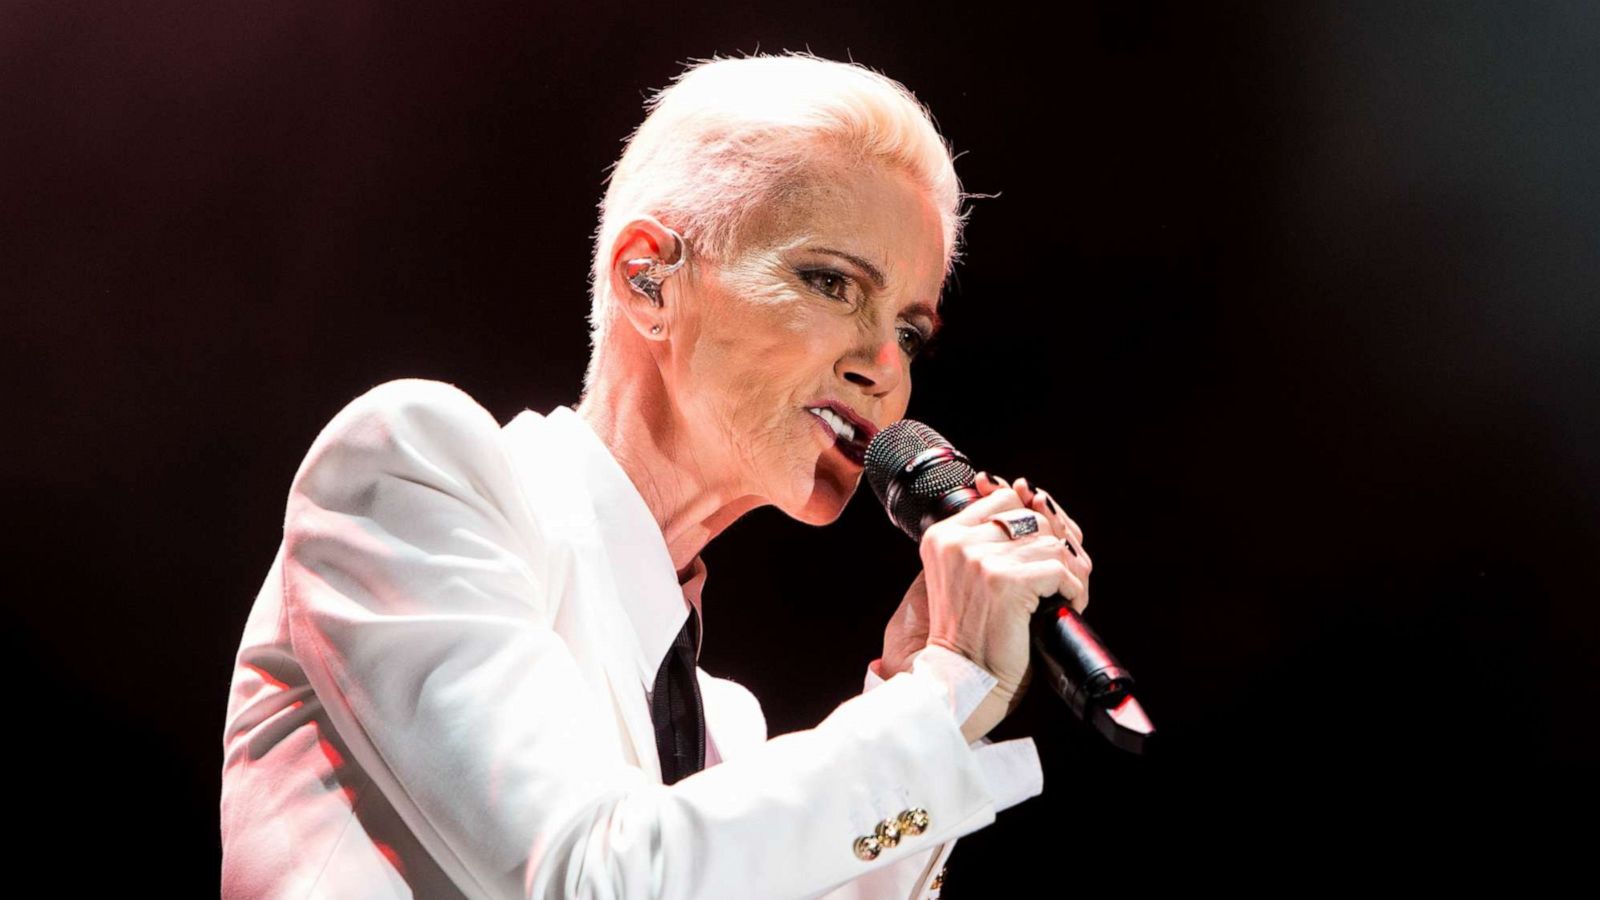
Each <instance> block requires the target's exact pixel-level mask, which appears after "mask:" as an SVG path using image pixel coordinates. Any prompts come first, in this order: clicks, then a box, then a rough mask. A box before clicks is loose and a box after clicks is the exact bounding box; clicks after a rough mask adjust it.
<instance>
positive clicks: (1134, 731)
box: [865, 419, 1155, 753]
mask: <svg viewBox="0 0 1600 900" xmlns="http://www.w3.org/2000/svg"><path fill="white" fill-rule="evenodd" d="M865 466H866V476H867V483H868V484H870V485H871V486H872V493H873V494H874V495H876V496H877V498H878V502H880V503H882V504H883V507H884V509H885V510H886V511H888V513H889V520H890V521H892V522H894V524H895V526H896V527H898V528H899V529H900V530H901V531H903V532H905V533H906V535H907V536H908V537H910V538H911V540H913V541H915V542H916V543H918V544H921V543H922V534H923V532H925V531H927V530H928V527H929V526H930V525H932V524H933V523H934V522H937V521H939V520H941V519H945V518H948V517H949V516H952V515H954V514H955V513H956V512H957V511H959V510H961V509H962V508H963V507H965V506H966V505H967V504H969V503H972V502H973V501H974V500H977V499H978V498H979V497H980V496H981V494H979V492H978V489H977V488H976V487H974V480H975V479H974V476H975V475H976V470H975V469H974V468H973V466H972V463H971V462H970V461H969V460H968V459H967V457H966V456H964V455H962V453H961V452H960V451H958V450H956V449H955V447H953V446H951V444H950V442H949V441H947V440H945V439H944V437H943V436H942V435H940V434H939V432H937V431H934V430H933V429H932V428H929V427H928V426H926V425H924V424H922V423H921V422H918V421H916V420H914V419H901V420H900V421H898V422H895V423H894V424H892V425H890V426H888V427H887V428H884V429H883V430H881V431H879V432H878V433H877V434H876V435H874V436H873V438H872V440H871V442H870V443H868V444H867V453H866V463H865ZM1030 630H1031V632H1032V637H1033V651H1034V661H1035V662H1038V661H1040V660H1043V662H1044V668H1045V670H1046V671H1047V672H1048V673H1049V678H1048V679H1047V680H1048V681H1049V683H1050V687H1051V688H1052V689H1054V690H1055V692H1056V693H1057V694H1058V695H1060V697H1061V699H1062V700H1065V701H1066V703H1067V706H1068V707H1069V708H1070V709H1071V710H1072V712H1073V714H1074V715H1076V716H1077V717H1078V718H1079V719H1080V720H1084V721H1086V722H1087V723H1088V724H1089V725H1090V726H1092V727H1093V728H1094V729H1095V730H1096V731H1098V732H1099V733H1100V734H1101V736H1103V737H1104V738H1105V739H1106V740H1108V741H1110V742H1111V743H1112V745H1113V746H1116V747H1119V748H1121V749H1123V750H1127V751H1129V752H1131V753H1143V752H1144V746H1145V740H1146V739H1147V738H1148V737H1149V736H1150V735H1151V734H1153V733H1155V726H1154V725H1152V724H1151V723H1150V719H1149V718H1148V717H1147V716H1146V715H1145V713H1144V708H1143V707H1141V706H1140V705H1139V701H1138V700H1136V699H1134V696H1133V675H1132V673H1130V672H1129V671H1128V670H1127V669H1124V668H1123V667H1122V665H1121V664H1120V663H1118V662H1117V660H1116V658H1115V657H1113V656H1112V655H1111V652H1110V651H1109V650H1107V649H1106V648H1105V647H1104V646H1103V645H1102V644H1101V643H1100V636H1099V635H1097V634H1095V633H1094V630H1093V629H1091V628H1090V627H1089V625H1088V623H1086V622H1084V621H1083V619H1082V617H1080V616H1079V615H1078V612H1077V610H1074V609H1073V608H1072V604H1071V603H1070V602H1069V601H1068V600H1067V599H1066V598H1065V597H1063V596H1061V594H1059V593H1056V594H1052V595H1051V596H1049V597H1045V598H1041V600H1040V603H1039V608H1038V609H1037V610H1035V611H1034V614H1033V619H1032V622H1031V623H1030Z"/></svg>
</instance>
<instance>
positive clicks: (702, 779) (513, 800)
mask: <svg viewBox="0 0 1600 900" xmlns="http://www.w3.org/2000/svg"><path fill="white" fill-rule="evenodd" d="M499 432H500V427H499V425H498V423H497V422H496V421H495V420H494V418H493V417H492V416H491V415H490V414H489V413H488V412H487V411H485V410H484V409H483V408H482V407H480V406H478V405H477V403H475V402H474V401H473V400H472V399H471V398H470V397H468V396H467V395H466V394H464V393H462V392H461V391H460V390H458V389H456V388H454V387H452V386H450V385H447V384H444V383H441V382H432V381H421V380H415V379H405V380H401V381H393V382H388V383H386V384H383V385H379V386H378V387H376V388H374V389H372V390H371V391H368V392H367V393H366V394H363V395H362V396H361V397H359V398H357V399H356V400H355V401H353V402H352V403H351V404H350V405H349V406H347V407H345V408H344V409H343V410H341V411H340V412H339V414H338V415H336V416H335V417H334V418H333V420H332V421H330V422H329V424H328V425H327V427H326V428H324V429H323V431H322V433H321V434H320V435H319V436H318V437H317V439H316V441H315V442H314V443H313V445H312V448H311V451H310V452H309V453H308V454H307V457H306V460H305V462H304V463H303V464H302V465H301V467H300V470H299V471H298V472H297V473H296V475H295V479H294V483H293V486H292V487H291V490H290V495H289V500H288V506H287V513H286V520H285V535H284V543H285V562H284V567H283V579H284V584H283V590H284V598H285V611H284V614H285V615H286V616H287V617H288V619H289V623H288V624H289V632H290V637H291V641H292V644H293V648H294V651H295V654H296V656H297V658H298V659H299V661H300V663H301V665H302V666H303V667H304V669H305V672H306V675H307V678H308V679H309V681H310V683H311V685H312V687H313V688H314V690H315V692H316V694H317V696H318V698H319V699H320V700H321V702H322V703H323V704H324V705H325V707H326V710H327V713H328V716H329V718H330V720H331V721H332V722H333V724H334V727H335V728H337V729H338V731H339V732H340V734H341V735H342V736H343V737H344V738H345V740H346V741H347V742H348V744H349V746H350V752H351V753H352V755H354V756H355V757H356V758H357V761H358V762H359V763H360V764H361V766H362V767H363V768H364V769H365V770H366V771H367V772H368V773H369V774H370V775H371V777H372V779H373V781H374V783H375V784H376V785H378V786H379V788H380V789H381V790H382V791H383V792H384V793H385V795H386V796H387V797H388V799H389V800H390V801H391V802H392V803H393V805H394V806H395V808H396V809H397V810H398V812H399V814H400V815H401V816H402V817H403V818H404V819H405V821H406V823H407V824H408V826H409V827H410V828H411V830H412V831H413V832H414V833H415V835H416V836H417V838H418V840H420V841H421V842H422V843H423V845H424V846H426V847H427V848H428V850H429V852H430V853H431V854H432V855H433V856H434V857H435V858H436V859H437V861H438V862H439V864H440V866H441V867H442V868H443V869H444V870H445V871H446V872H447V873H449V875H450V877H451V878H452V879H453V880H454V881H455V883H456V884H457V885H458V886H459V888H460V889H461V891H462V892H463V893H464V894H466V895H467V896H469V897H485V898H512V897H529V898H535V897H536V898H553V897H575V898H623V897H627V898H635V897H668V898H687V897H740V898H762V897H771V898H777V897H810V896H818V895H820V894H823V893H825V892H827V891H829V890H831V889H833V888H836V887H838V886H839V885H842V884H844V883H846V882H848V881H850V880H852V879H855V878H858V877H859V876H862V875H864V874H868V873H870V872H873V871H875V870H877V869H880V868H884V867H888V866H892V865H894V864H896V863H898V862H900V861H901V860H903V859H905V858H907V857H909V856H914V855H917V854H923V853H926V851H927V850H928V849H929V848H931V847H934V846H936V845H939V844H942V843H943V842H946V841H950V840H953V839H954V838H956V837H959V836H961V835H964V834H968V833H970V832H972V831H975V830H977V829H979V828H982V827H983V826H985V825H988V824H989V823H991V822H992V821H994V816H995V798H994V795H993V794H992V793H991V791H992V787H991V785H990V783H989V781H988V780H987V778H986V775H985V771H984V767H983V765H982V763H981V761H980V756H979V755H978V753H977V752H975V750H974V749H973V748H972V747H969V746H968V744H967V743H966V741H965V739H964V738H963V737H962V735H961V731H960V728H959V727H958V726H957V724H956V722H955V720H954V719H953V717H952V714H951V710H950V708H949V705H948V701H947V696H946V692H945V687H944V686H943V685H941V684H940V683H939V682H938V681H937V680H936V679H935V678H934V677H932V676H931V675H930V674H928V673H927V672H925V671H924V672H918V671H912V672H904V673H899V674H896V675H895V676H894V677H893V678H891V679H889V680H888V681H886V682H884V683H883V684H881V685H878V686H877V687H876V688H874V689H873V690H871V691H870V692H866V693H863V694H861V695H859V696H856V697H852V698H851V699H849V700H847V701H845V702H844V703H843V704H841V705H840V706H839V707H838V708H836V709H835V710H834V711H833V712H831V713H830V714H829V715H828V717H827V718H825V719H824V720H823V721H822V722H821V723H819V724H818V725H817V726H816V727H815V728H811V729H807V730H804V731H797V732H792V733H789V734H784V735H780V736H778V737H776V738H772V739H770V740H766V741H764V742H762V743H761V744H760V746H756V747H752V748H750V749H749V750H748V751H746V752H744V753H741V754H740V755H739V756H738V757H737V758H735V759H729V760H726V761H724V762H723V763H721V764H719V765H716V766H712V767H710V768H708V769H706V770H704V771H701V772H698V773H695V774H694V775H691V776H689V777H688V778H685V779H683V780H681V781H679V782H677V783H676V784H673V785H670V786H669V785H663V784H660V783H659V782H657V781H654V780H652V779H650V778H649V777H648V776H647V775H646V773H645V772H644V771H643V770H641V769H639V768H638V767H636V766H633V765H630V764H628V763H627V762H626V761H625V760H624V759H623V758H622V757H621V755H620V753H619V751H618V750H617V749H616V742H615V740H614V737H613V735H612V732H611V730H610V729H611V728H612V727H613V725H612V723H611V721H610V720H609V719H608V718H607V716H608V714H609V709H610V707H609V698H606V697H603V696H599V695H598V694H597V693H596V692H595V691H594V690H593V689H592V688H591V687H590V686H589V684H588V682H586V681H585V680H584V678H583V676H582V675H581V673H580V671H579V669H578V665H577V663H576V661H575V660H574V658H573V657H572V655H571V654H570V653H569V652H568V650H567V647H566V645H565V644H564V643H563V641H562V639H561V638H560V636H559V635H557V634H556V633H555V631H554V630H553V629H552V628H551V627H550V619H549V611H550V610H551V609H552V608H553V601H554V600H555V599H557V598H553V597H551V596H550V595H549V593H548V588H547V584H546V580H545V578H544V577H543V572H542V564H543V559H544V554H543V551H544V549H545V547H544V546H543V544H544V541H545V537H544V536H543V535H541V534H540V533H539V531H538V529H537V527H536V523H535V521H534V519H533V517H532V516H531V515H530V514H529V511H528V510H527V509H526V508H523V507H522V506H521V505H520V504H522V503H523V502H524V501H523V500H522V499H521V498H522V497H523V494H522V493H521V492H520V491H519V490H518V489H517V485H516V475H515V473H514V472H513V470H512V468H511V466H510V465H509V463H508V461H507V460H506V459H505V457H504V455H503V451H502V449H501V444H500V441H499ZM912 807H921V808H923V809H925V810H927V811H928V813H929V819H930V821H929V827H928V828H927V830H926V831H925V832H924V833H923V834H921V835H916V836H907V837H905V838H902V839H901V840H900V841H899V842H898V844H897V845H896V846H894V847H891V848H888V849H885V850H883V851H882V852H881V854H879V855H878V856H877V857H876V858H874V859H871V860H865V859H862V858H859V857H858V856H857V854H856V852H855V842H856V838H857V837H858V836H861V835H865V834H869V833H871V832H872V830H873V827H874V826H875V825H876V824H877V823H878V822H880V821H882V820H883V819H885V818H890V817H894V816H897V815H898V814H900V813H901V812H902V811H903V810H905V809H907V808H912Z"/></svg>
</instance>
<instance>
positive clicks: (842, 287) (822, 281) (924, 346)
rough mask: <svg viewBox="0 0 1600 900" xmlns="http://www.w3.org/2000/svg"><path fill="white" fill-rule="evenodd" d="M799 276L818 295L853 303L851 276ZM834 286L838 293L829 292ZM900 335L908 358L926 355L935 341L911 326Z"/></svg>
mask: <svg viewBox="0 0 1600 900" xmlns="http://www.w3.org/2000/svg"><path fill="white" fill-rule="evenodd" d="M797 274H799V276H800V278H801V280H803V281H805V283H806V284H809V285H811V286H812V287H813V288H815V289H816V291H817V293H819V294H822V295H823V296H824V297H829V298H832V299H834V300H839V301H842V302H844V303H849V302H851V301H850V297H849V296H848V295H847V294H846V293H845V291H846V289H847V288H849V286H850V285H851V284H853V283H855V279H854V278H852V277H850V276H849V275H846V274H844V273H843V272H839V271H835V270H834V269H801V270H798V273H797ZM832 285H838V289H837V292H835V291H833V290H828V286H832ZM900 334H901V335H902V338H901V343H900V347H901V349H902V350H905V352H906V356H908V357H915V356H917V355H918V354H920V353H924V352H925V351H927V350H928V348H929V346H930V344H931V343H932V341H933V338H931V337H929V336H928V335H927V334H924V333H923V331H922V329H920V328H916V327H913V326H911V325H907V326H904V327H902V328H901V329H900Z"/></svg>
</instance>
